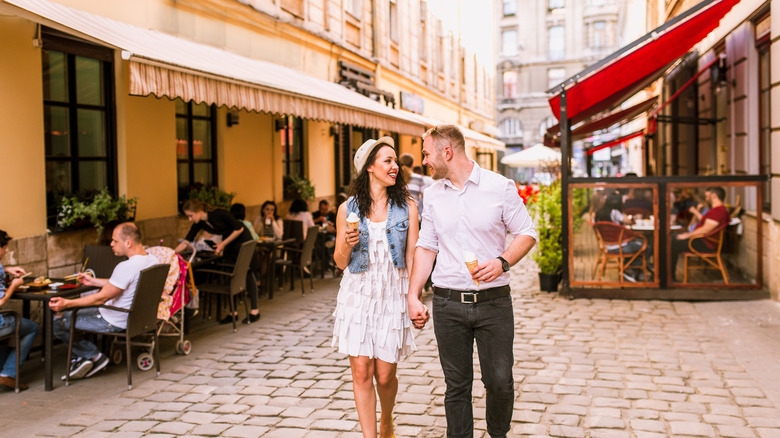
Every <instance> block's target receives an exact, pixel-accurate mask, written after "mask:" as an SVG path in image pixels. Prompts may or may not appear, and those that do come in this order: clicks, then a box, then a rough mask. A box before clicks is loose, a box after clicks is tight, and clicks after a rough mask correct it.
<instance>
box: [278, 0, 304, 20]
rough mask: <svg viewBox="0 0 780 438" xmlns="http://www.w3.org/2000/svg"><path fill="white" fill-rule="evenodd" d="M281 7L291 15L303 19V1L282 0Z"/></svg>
mask: <svg viewBox="0 0 780 438" xmlns="http://www.w3.org/2000/svg"><path fill="white" fill-rule="evenodd" d="M279 5H280V6H281V7H282V9H284V10H286V11H287V12H289V13H291V14H293V15H296V16H298V17H303V0H281V1H280V3H279Z"/></svg>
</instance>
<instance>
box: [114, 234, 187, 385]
mask: <svg viewBox="0 0 780 438" xmlns="http://www.w3.org/2000/svg"><path fill="white" fill-rule="evenodd" d="M146 252H147V253H149V254H151V255H153V256H155V257H157V259H158V260H159V261H160V263H167V264H169V265H170V266H171V267H170V270H169V271H168V279H167V280H166V281H165V288H164V289H163V294H162V299H161V300H160V305H159V307H158V308H157V319H158V322H159V323H158V326H157V336H158V337H177V338H179V340H178V341H176V353H178V354H183V355H188V354H190V353H191V352H192V343H190V341H189V340H186V339H184V321H185V318H184V309H185V306H186V305H187V304H188V303H190V301H191V300H192V299H193V297H194V296H195V294H197V289H195V282H194V281H193V279H192V270H191V269H190V262H188V261H186V260H184V259H183V258H182V257H181V256H180V255H179V254H176V252H174V251H173V250H172V249H171V248H168V247H164V246H154V247H150V248H146ZM134 345H135V343H134ZM137 345H139V346H142V347H145V351H144V352H143V353H141V354H139V355H138V359H137V362H136V364H137V365H138V368H139V369H140V370H142V371H148V370H150V369H152V367H153V366H154V356H153V355H152V351H153V349H154V344H153V342H149V343H139V344H137ZM112 347H113V346H112ZM123 354H124V352H123V350H122V349H121V348H112V349H111V361H112V362H113V363H115V364H119V363H122V356H123Z"/></svg>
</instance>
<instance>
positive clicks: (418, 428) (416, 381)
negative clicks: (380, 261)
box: [0, 262, 780, 438]
mask: <svg viewBox="0 0 780 438" xmlns="http://www.w3.org/2000/svg"><path fill="white" fill-rule="evenodd" d="M534 269H535V268H534V266H533V265H532V263H526V262H524V263H522V264H521V265H519V266H517V267H515V268H514V270H513V295H514V297H515V298H514V306H515V307H514V309H515V325H516V338H515V362H516V365H515V381H516V388H517V394H516V402H515V412H514V418H513V424H512V431H511V433H510V436H520V435H533V436H565V437H634V436H635V437H663V436H707V437H765V438H768V437H780V410H779V409H778V406H780V336H778V335H777V334H778V333H777V332H778V328H779V327H780V308H778V305H777V303H773V302H769V301H763V302H737V303H701V304H693V303H670V302H659V301H649V302H648V301H635V302H629V301H618V300H575V301H569V300H566V299H562V298H560V297H559V296H558V295H557V294H547V293H541V292H539V291H538V284H537V282H536V279H535V277H536V273H535V271H534ZM315 288H316V290H315V292H314V293H310V294H307V295H306V296H305V297H301V296H300V294H299V293H296V292H284V293H281V294H280V295H279V296H278V297H276V298H274V300H272V301H268V300H263V301H262V302H261V310H262V312H263V317H262V319H261V320H260V322H259V323H257V324H253V325H252V326H251V327H246V326H243V327H241V328H239V331H238V333H236V334H233V333H232V332H231V331H230V329H229V328H227V327H226V326H219V327H218V326H216V325H209V326H208V327H205V328H201V329H200V330H199V331H198V332H197V333H195V334H193V336H191V337H190V338H191V339H192V340H193V347H194V351H193V353H192V355H191V356H187V357H182V356H174V355H173V354H172V350H173V348H172V346H171V345H170V344H168V343H164V344H163V350H164V355H163V356H164V357H163V361H162V370H163V374H162V375H161V376H160V377H159V378H157V379H154V378H153V376H154V373H153V372H148V373H141V372H138V371H137V370H134V371H135V372H134V377H135V383H136V385H135V386H134V389H133V390H131V391H127V390H123V388H126V387H125V386H124V382H125V371H124V367H123V366H113V367H111V368H110V369H109V371H108V372H107V373H103V374H101V375H98V376H96V377H94V378H91V379H87V380H85V381H83V382H74V384H72V385H71V386H70V387H67V388H66V387H63V386H62V385H61V382H59V381H58V382H57V387H56V388H55V390H54V391H53V392H49V393H44V392H43V390H42V382H41V381H40V379H38V381H32V383H33V385H32V388H31V389H30V390H29V391H27V392H25V393H23V394H19V395H17V394H13V393H3V394H1V395H0V397H2V403H3V406H4V413H3V414H2V419H3V421H4V423H5V424H6V426H5V427H4V428H3V430H2V432H0V433H2V434H3V435H4V436H14V437H17V436H31V435H34V434H38V435H42V436H63V437H71V436H73V437H116V438H122V437H141V436H150V437H151V436H155V437H162V436H224V437H284V438H295V437H317V438H319V437H323V438H329V437H334V438H335V437H359V436H361V434H360V433H359V427H358V421H357V414H356V412H355V408H354V403H353V399H352V391H351V381H350V375H349V368H348V362H347V360H346V358H344V357H342V356H341V355H339V354H337V353H335V352H334V350H333V349H332V348H331V347H330V342H331V336H330V334H331V330H332V318H331V316H330V314H331V312H332V309H333V306H334V302H335V296H336V293H337V288H338V280H337V279H336V280H334V279H325V280H320V281H316V282H315ZM429 298H430V297H429ZM416 343H417V346H418V351H417V352H416V353H415V354H414V355H412V356H411V357H410V358H409V359H408V360H406V361H405V362H402V363H401V364H400V366H399V370H398V374H399V380H400V387H399V394H398V401H397V405H396V420H395V424H396V435H397V436H398V437H399V438H400V437H443V436H445V424H446V423H445V418H444V408H443V392H444V382H443V378H442V373H441V368H440V365H439V362H438V358H437V352H436V342H435V340H434V337H433V330H432V329H431V327H430V326H429V327H426V328H425V329H424V330H422V331H421V332H419V333H418V334H417V337H416ZM37 357H38V356H37V355H35V356H34V357H33V360H35V359H37ZM57 370H58V373H61V372H62V370H61V369H60V368H57ZM57 375H58V376H59V374H57ZM474 397H475V402H474V404H475V406H476V408H475V417H476V418H477V419H478V420H477V423H476V427H477V433H476V434H475V435H476V436H480V437H482V436H485V437H487V436H488V435H487V434H486V433H485V422H484V417H485V399H484V390H483V388H482V384H481V382H479V381H477V382H476V383H475V385H474Z"/></svg>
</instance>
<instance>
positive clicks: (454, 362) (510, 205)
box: [408, 125, 537, 438]
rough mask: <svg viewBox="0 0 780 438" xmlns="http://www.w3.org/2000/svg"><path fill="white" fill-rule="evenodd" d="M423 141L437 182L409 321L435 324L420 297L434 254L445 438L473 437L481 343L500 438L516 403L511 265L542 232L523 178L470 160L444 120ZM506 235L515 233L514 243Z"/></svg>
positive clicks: (490, 409)
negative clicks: (519, 183) (470, 261)
mask: <svg viewBox="0 0 780 438" xmlns="http://www.w3.org/2000/svg"><path fill="white" fill-rule="evenodd" d="M423 139H424V140H423V156H424V159H423V164H425V165H427V166H428V167H429V168H430V170H431V171H432V175H431V176H432V177H433V179H434V180H436V183H434V184H433V185H432V186H430V187H429V188H428V189H426V190H425V194H424V198H425V210H424V212H423V220H422V224H421V226H420V237H419V240H418V241H417V249H416V251H415V255H414V266H413V268H412V274H411V278H410V284H409V295H408V305H409V314H410V318H411V319H412V321H413V322H414V325H415V327H417V328H422V327H423V326H424V325H425V323H426V322H427V320H428V309H427V308H426V307H425V306H424V305H423V304H422V302H421V300H420V297H421V294H422V288H423V285H424V284H425V281H426V279H427V278H428V275H429V273H430V272H431V269H432V267H433V262H434V259H435V260H436V268H435V269H434V270H433V285H434V297H433V318H434V319H435V321H436V324H435V325H434V331H435V334H436V342H437V344H438V348H439V358H440V361H441V365H442V370H443V371H444V379H445V382H446V384H447V390H446V392H445V398H444V409H445V413H446V415H447V437H448V438H464V437H469V438H471V437H473V436H474V432H473V430H474V420H473V414H472V405H471V388H472V384H473V372H474V371H473V365H472V363H473V349H474V347H473V345H474V340H475V339H476V342H477V350H478V351H479V363H480V368H481V371H482V381H483V382H484V384H485V389H486V392H487V409H486V420H487V430H488V433H489V434H490V436H491V437H493V438H497V437H505V436H506V434H507V433H508V432H509V429H510V422H511V420H512V409H513V403H514V380H513V378H512V365H513V363H514V358H513V354H512V343H513V340H514V315H513V313H512V298H511V296H510V290H509V273H508V271H509V268H510V267H511V266H512V265H514V264H515V263H517V262H518V261H520V259H522V258H523V257H524V256H525V255H526V254H527V253H528V251H530V250H531V248H533V246H534V244H535V243H536V239H537V236H536V231H535V230H534V228H533V223H532V222H531V218H530V217H529V215H528V212H527V211H526V209H525V205H524V204H523V201H522V200H521V199H520V196H519V195H518V194H517V189H516V188H515V184H514V183H513V182H512V181H510V180H508V179H506V178H504V177H503V176H501V175H498V174H496V173H493V172H490V171H487V170H483V169H481V168H480V167H479V166H478V165H477V163H475V162H474V161H471V160H469V159H468V157H467V156H466V149H465V140H464V138H463V134H462V133H461V132H460V130H459V129H458V128H457V127H456V126H453V125H440V126H437V127H435V128H433V129H431V130H429V131H428V132H427V133H426V134H425V136H424V137H423ZM507 231H509V232H510V233H512V235H513V236H514V238H513V239H512V242H511V243H510V244H509V246H508V247H507V246H506V233H507ZM464 252H470V253H473V254H475V255H476V256H477V260H478V262H479V263H478V265H477V266H476V267H475V268H473V269H472V270H471V271H469V268H468V267H467V266H466V264H465V262H464V255H463V253H464ZM477 283H478V284H477Z"/></svg>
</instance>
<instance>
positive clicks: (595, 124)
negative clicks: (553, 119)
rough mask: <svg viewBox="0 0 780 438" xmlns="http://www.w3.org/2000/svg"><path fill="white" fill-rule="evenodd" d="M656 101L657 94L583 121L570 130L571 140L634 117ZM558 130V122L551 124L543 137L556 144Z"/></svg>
mask: <svg viewBox="0 0 780 438" xmlns="http://www.w3.org/2000/svg"><path fill="white" fill-rule="evenodd" d="M657 101H658V96H653V97H651V98H649V99H647V100H645V101H644V102H640V103H638V104H636V105H634V106H632V107H629V108H626V109H624V110H620V111H615V112H613V113H611V114H608V115H606V116H604V117H601V118H599V119H596V120H593V121H590V122H588V123H585V124H584V125H582V126H580V127H578V128H576V129H574V130H573V131H572V132H571V135H572V141H576V140H582V139H583V138H587V137H588V136H589V135H590V134H591V133H593V132H596V131H601V130H602V129H607V128H609V127H610V126H612V125H614V124H616V123H620V122H622V121H630V120H632V119H634V118H635V117H636V116H638V115H640V114H642V113H643V112H645V111H647V110H649V109H650V108H652V107H653V105H654V104H655V103H656V102H657ZM560 130H561V125H560V124H557V125H555V126H552V127H550V129H548V130H547V133H546V134H545V137H548V136H549V137H550V138H551V139H553V141H554V142H555V143H556V144H557V143H559V141H558V134H559V133H560Z"/></svg>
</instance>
